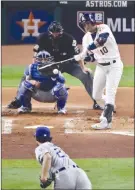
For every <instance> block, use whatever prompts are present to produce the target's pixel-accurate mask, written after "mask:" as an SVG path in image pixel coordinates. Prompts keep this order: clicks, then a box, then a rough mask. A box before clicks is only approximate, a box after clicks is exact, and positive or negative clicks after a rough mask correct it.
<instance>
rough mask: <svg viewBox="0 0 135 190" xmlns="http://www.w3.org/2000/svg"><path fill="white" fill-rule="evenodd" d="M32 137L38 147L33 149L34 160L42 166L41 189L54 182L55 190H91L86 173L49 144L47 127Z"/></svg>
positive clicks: (49, 135) (56, 147) (38, 130)
mask: <svg viewBox="0 0 135 190" xmlns="http://www.w3.org/2000/svg"><path fill="white" fill-rule="evenodd" d="M34 136H35V139H36V142H37V145H38V147H37V148H36V149H35V155H36V159H37V161H38V162H39V163H40V164H41V166H42V169H41V176H40V187H41V188H47V187H48V186H49V185H50V184H51V182H52V181H54V189H55V190H58V189H59V190H60V189H61V190H63V189H71V190H73V189H74V190H75V189H76V190H77V189H78V190H81V189H87V190H88V189H92V185H91V182H90V180H89V178H88V177H87V175H86V173H85V172H84V171H83V170H82V169H81V168H79V167H78V166H77V164H76V163H75V162H74V161H72V160H71V159H70V158H69V156H68V155H67V154H66V153H65V152H64V151H63V150H62V149H61V148H60V147H58V146H56V145H55V144H53V143H51V140H52V137H51V134H50V130H49V128H48V127H46V126H40V127H38V128H37V129H36V132H35V135H34Z"/></svg>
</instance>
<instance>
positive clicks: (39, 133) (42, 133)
mask: <svg viewBox="0 0 135 190" xmlns="http://www.w3.org/2000/svg"><path fill="white" fill-rule="evenodd" d="M35 137H50V129H49V128H48V127H47V126H40V127H38V128H37V129H36V132H35Z"/></svg>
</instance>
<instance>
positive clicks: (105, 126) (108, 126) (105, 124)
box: [91, 116, 112, 130]
mask: <svg viewBox="0 0 135 190" xmlns="http://www.w3.org/2000/svg"><path fill="white" fill-rule="evenodd" d="M101 117H102V116H101ZM101 117H100V119H101ZM91 127H92V129H95V130H102V129H111V128H112V123H108V122H107V119H106V118H105V117H102V121H101V122H100V123H96V124H93V125H92V126H91Z"/></svg>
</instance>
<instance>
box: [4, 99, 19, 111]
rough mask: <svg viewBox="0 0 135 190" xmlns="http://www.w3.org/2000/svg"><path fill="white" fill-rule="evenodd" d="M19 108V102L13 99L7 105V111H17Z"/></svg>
mask: <svg viewBox="0 0 135 190" xmlns="http://www.w3.org/2000/svg"><path fill="white" fill-rule="evenodd" d="M20 106H21V105H20V101H19V100H17V99H16V98H15V99H14V100H13V101H12V102H10V103H9V104H8V105H7V108H9V109H18V108H19V107H20Z"/></svg>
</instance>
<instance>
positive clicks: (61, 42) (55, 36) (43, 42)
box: [8, 21, 102, 110]
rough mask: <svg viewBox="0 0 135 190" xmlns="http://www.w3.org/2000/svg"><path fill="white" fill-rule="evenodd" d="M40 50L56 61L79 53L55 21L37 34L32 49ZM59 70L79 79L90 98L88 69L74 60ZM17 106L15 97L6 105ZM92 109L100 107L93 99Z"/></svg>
mask: <svg viewBox="0 0 135 190" xmlns="http://www.w3.org/2000/svg"><path fill="white" fill-rule="evenodd" d="M41 50H46V51H48V52H49V53H50V54H51V56H53V57H54V60H55V61H56V62H57V61H63V60H66V59H69V58H72V57H73V56H74V55H76V54H79V53H80V50H79V48H78V46H77V42H76V40H75V39H74V37H73V36H72V35H70V34H68V33H66V32H64V29H63V27H62V26H61V24H60V23H58V22H56V21H53V22H52V23H51V24H50V25H49V27H48V32H46V33H42V34H40V35H39V37H38V39H37V44H36V45H35V46H34V48H33V51H34V52H35V53H38V52H39V51H41ZM59 70H60V71H61V72H62V73H68V74H70V75H72V76H74V77H76V78H77V79H79V80H80V81H81V82H82V83H83V85H84V86H85V89H86V91H87V92H88V94H89V96H90V97H91V98H92V88H93V76H92V74H91V73H89V72H88V71H86V72H84V71H83V70H82V68H81V66H80V65H79V64H78V62H76V61H75V60H74V61H73V60H72V61H68V62H66V63H64V64H62V65H60V67H59ZM22 80H23V79H22ZM92 100H93V98H92ZM18 107H20V105H19V102H18V100H17V99H16V98H15V99H14V100H13V101H12V102H11V103H10V104H9V105H8V108H13V109H16V108H18ZM93 109H96V110H101V109H102V108H101V107H100V106H99V105H98V104H97V102H96V101H95V100H93Z"/></svg>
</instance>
